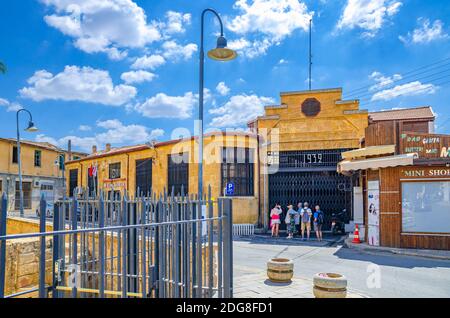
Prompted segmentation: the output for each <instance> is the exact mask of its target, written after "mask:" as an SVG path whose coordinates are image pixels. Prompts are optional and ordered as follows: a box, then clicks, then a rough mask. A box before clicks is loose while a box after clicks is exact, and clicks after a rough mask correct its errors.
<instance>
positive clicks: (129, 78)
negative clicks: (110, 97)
mask: <svg viewBox="0 0 450 318" xmlns="http://www.w3.org/2000/svg"><path fill="white" fill-rule="evenodd" d="M155 77H156V75H155V74H153V73H150V72H147V71H130V72H125V73H123V74H122V76H121V77H120V78H121V79H122V80H123V81H124V82H125V83H127V84H134V83H143V82H151V81H152V80H153V79H154V78H155Z"/></svg>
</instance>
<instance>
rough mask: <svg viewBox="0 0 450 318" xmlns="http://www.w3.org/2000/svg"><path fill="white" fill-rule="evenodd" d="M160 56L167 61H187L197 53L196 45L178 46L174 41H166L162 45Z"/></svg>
mask: <svg viewBox="0 0 450 318" xmlns="http://www.w3.org/2000/svg"><path fill="white" fill-rule="evenodd" d="M162 49H163V53H162V55H163V56H164V57H165V58H166V59H167V60H174V61H179V60H189V59H190V58H191V57H192V55H193V54H194V53H195V52H197V44H193V43H190V44H187V45H184V46H183V45H180V44H178V43H177V42H175V41H166V42H164V43H163V45H162Z"/></svg>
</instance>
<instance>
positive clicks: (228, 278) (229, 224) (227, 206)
mask: <svg viewBox="0 0 450 318" xmlns="http://www.w3.org/2000/svg"><path fill="white" fill-rule="evenodd" d="M223 202H224V211H223V215H224V227H223V231H224V233H223V240H224V241H223V245H224V248H223V249H224V254H225V255H224V266H223V276H224V277H223V285H224V297H225V298H232V297H233V233H232V232H233V207H232V202H231V199H224V201H223Z"/></svg>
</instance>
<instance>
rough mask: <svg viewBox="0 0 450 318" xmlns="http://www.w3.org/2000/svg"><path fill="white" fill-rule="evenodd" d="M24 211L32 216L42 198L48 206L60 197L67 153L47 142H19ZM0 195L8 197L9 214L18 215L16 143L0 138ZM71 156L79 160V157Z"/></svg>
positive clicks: (14, 140) (76, 154)
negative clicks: (42, 195)
mask: <svg viewBox="0 0 450 318" xmlns="http://www.w3.org/2000/svg"><path fill="white" fill-rule="evenodd" d="M20 145H21V162H22V176H23V192H24V211H25V213H26V214H30V213H31V214H34V213H35V211H36V209H37V207H38V206H39V200H40V197H41V194H45V196H46V198H47V199H48V200H49V203H50V202H51V201H53V199H54V198H56V197H58V196H61V195H62V193H63V177H64V173H63V170H62V168H63V162H64V159H63V158H64V156H65V155H66V151H64V150H62V149H60V148H58V147H56V146H54V145H52V144H49V143H46V142H35V141H26V140H23V141H21V144H20ZM0 154H1V156H0V193H3V192H4V193H6V194H7V196H8V211H9V212H18V211H19V206H20V205H19V198H20V196H19V195H20V194H19V174H18V172H19V166H18V153H17V141H16V139H8V138H0ZM73 156H76V157H78V158H80V157H82V156H83V154H82V153H74V154H73Z"/></svg>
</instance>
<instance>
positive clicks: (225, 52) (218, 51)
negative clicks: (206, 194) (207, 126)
mask: <svg viewBox="0 0 450 318" xmlns="http://www.w3.org/2000/svg"><path fill="white" fill-rule="evenodd" d="M207 12H211V13H213V14H214V15H215V16H216V17H217V19H218V20H219V23H220V36H219V37H218V38H217V47H216V48H215V49H213V50H211V51H209V52H208V57H209V58H210V59H212V60H215V61H220V62H227V61H231V60H234V59H235V58H236V57H237V53H236V52H235V51H233V50H231V49H229V48H227V40H226V39H225V37H224V36H223V23H222V19H221V18H220V16H219V14H218V13H217V11H216V10H214V9H205V10H203V12H202V25H201V38H200V85H199V86H200V87H199V107H198V119H199V136H198V140H199V147H198V148H199V162H198V195H199V202H201V200H202V198H203V93H204V78H205V50H204V30H205V15H206V13H207Z"/></svg>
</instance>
